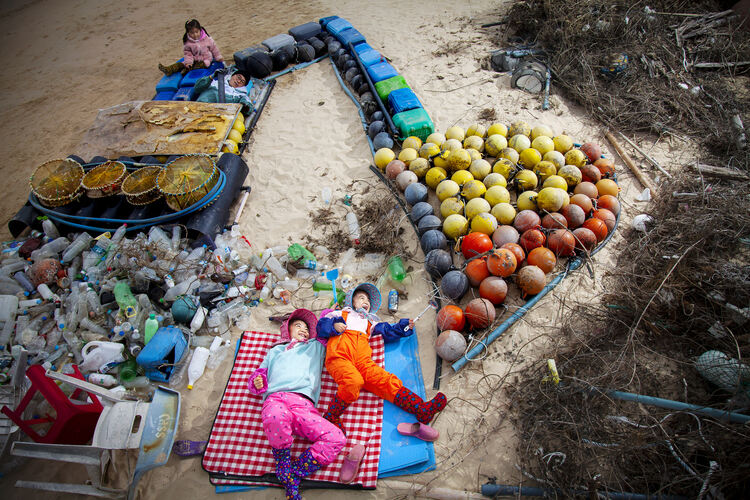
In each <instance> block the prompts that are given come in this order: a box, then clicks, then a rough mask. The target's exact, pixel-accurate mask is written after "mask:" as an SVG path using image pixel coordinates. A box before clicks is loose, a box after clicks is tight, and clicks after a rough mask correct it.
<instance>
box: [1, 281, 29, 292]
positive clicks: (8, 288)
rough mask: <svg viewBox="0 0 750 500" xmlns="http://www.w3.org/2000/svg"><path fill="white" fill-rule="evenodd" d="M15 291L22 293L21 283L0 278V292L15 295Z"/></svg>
mask: <svg viewBox="0 0 750 500" xmlns="http://www.w3.org/2000/svg"><path fill="white" fill-rule="evenodd" d="M17 293H24V289H23V288H22V287H21V285H19V284H18V283H16V282H15V281H13V280H10V281H6V280H0V294H3V295H15V294H17Z"/></svg>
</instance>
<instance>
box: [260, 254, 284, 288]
mask: <svg viewBox="0 0 750 500" xmlns="http://www.w3.org/2000/svg"><path fill="white" fill-rule="evenodd" d="M261 258H262V259H263V261H264V262H265V264H266V267H268V269H269V271H271V272H272V273H273V274H274V276H276V278H277V279H279V280H283V279H284V278H286V277H287V276H289V272H288V271H287V270H286V269H285V268H284V266H282V265H281V262H279V260H278V259H277V258H276V257H274V255H273V250H272V249H270V248H269V249H267V250H266V251H265V252H263V257H261Z"/></svg>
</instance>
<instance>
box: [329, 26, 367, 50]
mask: <svg viewBox="0 0 750 500" xmlns="http://www.w3.org/2000/svg"><path fill="white" fill-rule="evenodd" d="M333 36H335V37H336V39H337V40H338V41H339V42H341V45H343V46H344V47H346V48H348V47H349V44H350V43H351V44H352V45H355V46H356V45H357V44H358V43H364V42H365V41H366V40H365V35H363V34H362V33H360V32H359V31H357V30H356V29H354V28H348V29H345V30H343V31H341V32H339V33H337V34H335V35H333Z"/></svg>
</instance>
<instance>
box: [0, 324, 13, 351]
mask: <svg viewBox="0 0 750 500" xmlns="http://www.w3.org/2000/svg"><path fill="white" fill-rule="evenodd" d="M14 327H15V322H14V321H6V322H5V323H3V329H2V330H0V350H4V349H5V347H6V346H7V345H8V344H9V343H10V337H11V335H13V328H14Z"/></svg>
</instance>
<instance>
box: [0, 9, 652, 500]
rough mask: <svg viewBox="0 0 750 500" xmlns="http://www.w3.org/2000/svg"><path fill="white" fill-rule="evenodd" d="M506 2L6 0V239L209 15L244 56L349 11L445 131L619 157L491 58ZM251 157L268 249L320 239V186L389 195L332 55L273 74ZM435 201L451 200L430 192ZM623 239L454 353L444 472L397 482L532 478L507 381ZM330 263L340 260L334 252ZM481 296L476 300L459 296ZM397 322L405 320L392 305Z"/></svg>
mask: <svg viewBox="0 0 750 500" xmlns="http://www.w3.org/2000/svg"><path fill="white" fill-rule="evenodd" d="M509 3H510V2H498V1H488V0H483V1H468V2H460V3H455V2H445V1H439V2H431V3H429V4H427V3H424V4H423V3H407V2H399V1H396V0H386V1H378V2H368V3H366V4H364V3H362V2H356V1H352V0H349V1H343V2H331V1H328V2H321V1H317V2H316V1H312V2H309V1H308V2H300V1H293V2H268V1H259V2H241V1H219V2H198V1H196V0H183V1H180V2H175V1H169V2H158V3H157V2H144V1H140V0H139V1H135V0H130V1H128V0H124V1H111V0H101V1H98V0H81V1H77V2H53V1H49V0H42V1H30V2H21V1H10V0H8V1H6V2H3V5H2V6H1V7H0V14H1V15H0V25H1V26H2V29H1V30H0V37H1V38H0V40H1V41H2V44H3V46H4V47H5V48H6V50H5V54H6V61H5V63H6V70H5V71H4V72H3V76H2V77H1V79H0V82H1V83H0V104H1V105H0V120H1V123H2V124H3V125H2V130H3V135H4V140H3V141H2V146H0V147H1V148H2V158H3V163H2V166H1V167H0V168H2V172H3V175H4V179H5V183H6V192H5V193H4V196H3V197H2V200H0V204H2V213H3V216H4V220H3V224H2V227H0V231H2V232H3V236H4V238H5V239H8V238H9V237H10V236H9V233H8V231H7V227H6V223H7V221H8V220H9V219H10V218H11V217H12V215H13V214H14V213H15V212H16V211H17V210H18V209H19V208H20V207H21V205H22V204H23V203H24V201H25V199H26V197H27V195H28V177H29V175H30V173H31V172H32V171H33V169H34V168H35V167H36V166H37V165H39V164H41V163H42V162H44V161H46V160H49V159H53V158H60V157H64V156H66V155H68V154H70V153H71V152H74V151H75V148H76V145H77V144H78V143H79V141H80V140H81V138H82V137H83V134H84V132H85V131H86V130H87V129H88V128H89V126H90V124H91V123H92V122H93V120H94V117H95V116H96V113H97V110H98V109H100V108H105V107H109V106H113V105H116V104H119V103H122V102H126V101H130V100H143V99H149V98H151V97H152V96H153V93H154V91H153V88H154V84H155V83H156V82H157V81H158V79H159V76H160V75H159V73H158V71H157V69H156V65H157V63H158V62H169V61H172V60H174V59H176V58H178V57H179V56H180V54H181V44H180V41H181V37H182V33H183V28H182V27H183V24H184V22H185V21H186V20H187V19H190V18H197V19H198V20H200V21H201V23H202V24H203V25H204V26H205V27H206V29H207V30H208V31H209V33H210V34H211V35H212V36H213V37H214V39H215V40H216V41H217V44H218V46H219V47H220V49H221V51H222V53H223V54H224V56H225V58H230V57H231V55H232V53H233V52H234V51H235V50H239V49H242V48H245V47H248V46H251V45H255V44H257V43H259V42H260V41H262V40H263V39H265V38H267V37H270V36H273V35H275V34H278V33H285V32H286V31H287V29H289V28H291V27H293V26H296V25H299V24H302V23H305V22H309V21H314V20H317V19H318V18H320V17H323V16H327V15H333V14H336V15H339V16H341V17H344V18H346V19H348V20H349V21H350V22H351V23H352V24H353V25H354V26H355V27H356V28H357V29H358V30H359V31H360V32H362V33H363V34H364V35H365V36H366V37H367V40H368V43H369V44H370V45H372V46H373V47H375V48H376V49H378V50H380V51H381V53H382V54H384V55H386V56H387V57H389V58H390V60H391V62H392V64H393V65H394V66H395V67H396V68H397V69H398V70H399V71H400V72H401V74H402V75H403V76H404V77H405V78H406V80H407V81H408V82H409V84H410V85H411V87H412V89H413V90H414V91H415V93H416V94H417V96H418V97H419V99H420V100H421V102H422V103H423V105H424V107H425V108H426V110H427V111H428V113H429V114H430V116H431V117H432V119H433V121H434V123H435V125H436V129H437V130H438V131H441V132H444V131H445V130H446V129H447V128H448V127H450V126H452V125H459V126H462V127H464V128H465V127H468V126H469V125H471V124H472V123H477V122H479V123H483V124H484V125H486V126H488V125H490V123H489V122H487V121H483V120H480V119H479V116H480V112H482V111H483V110H486V109H491V110H494V112H495V114H496V118H495V119H494V120H493V121H498V122H503V123H506V124H509V123H511V122H513V121H516V120H523V121H526V122H528V123H530V124H531V125H532V126H534V125H537V124H545V125H547V126H549V127H551V128H552V130H553V131H554V132H555V133H556V134H559V133H566V134H568V135H570V136H571V137H573V138H574V139H575V140H576V141H577V142H586V141H595V142H598V143H599V144H601V145H602V147H603V149H604V152H605V154H606V155H608V156H611V157H615V155H614V154H613V153H614V151H613V150H612V148H611V147H608V144H607V143H606V140H605V139H604V131H603V130H602V129H601V128H599V127H598V126H597V125H596V124H595V123H594V122H593V121H592V120H591V119H590V118H589V117H587V116H586V114H585V113H584V112H583V111H582V110H581V109H579V108H577V107H576V106H574V105H573V104H571V103H569V102H567V101H565V100H564V99H562V98H560V97H559V95H557V94H556V92H555V89H554V86H553V89H552V97H551V107H550V109H548V110H546V111H542V109H541V98H540V96H537V95H529V94H526V93H523V92H521V91H518V90H514V89H511V88H510V83H509V76H508V75H507V74H499V73H495V72H493V71H491V70H489V69H485V68H488V67H489V65H488V64H487V59H488V53H489V51H490V50H493V49H496V48H498V47H496V46H493V44H492V43H491V41H490V36H491V35H495V34H496V33H497V32H498V30H500V31H502V30H504V29H506V28H505V27H503V26H499V27H492V28H487V29H482V28H481V27H480V26H481V25H482V24H484V23H490V22H495V21H498V20H500V18H501V16H502V15H503V13H504V9H505V8H506V6H507V4H509ZM655 155H656V156H657V157H658V156H659V155H658V154H656V153H655ZM243 159H244V160H245V161H246V162H247V164H248V166H249V168H250V173H249V175H248V179H247V181H246V184H247V185H250V186H251V187H252V191H251V194H250V197H249V199H248V202H247V206H246V207H245V210H244V213H243V216H242V219H241V221H240V226H241V229H242V231H243V234H245V235H246V236H247V238H248V239H249V240H250V241H251V242H252V244H253V245H254V247H255V249H257V250H259V251H260V250H262V249H264V248H266V247H270V246H274V245H287V244H289V243H293V242H299V241H302V239H303V238H304V236H305V235H306V234H314V233H315V231H316V225H317V222H316V221H315V220H313V218H312V217H311V213H314V212H315V211H316V210H318V209H319V208H321V207H322V206H323V202H322V200H321V196H320V193H321V190H322V189H323V188H324V187H331V188H332V189H333V192H334V196H333V198H334V200H341V198H343V196H344V195H347V194H349V195H352V196H353V202H354V203H355V204H356V203H357V200H358V199H364V197H365V196H366V195H365V194H364V193H365V191H367V190H368V189H370V188H374V189H375V190H376V192H377V193H382V196H390V194H389V193H388V191H387V189H386V188H384V187H383V185H382V184H379V181H378V180H377V178H376V177H375V176H374V175H373V173H372V172H371V171H370V170H369V165H370V164H371V163H372V156H371V152H370V149H369V146H368V143H367V139H366V136H365V133H364V132H363V130H362V126H361V121H360V118H359V116H358V114H357V109H356V107H355V105H354V104H353V103H352V102H351V100H350V99H349V98H348V97H347V95H346V94H345V93H344V92H343V90H342V89H341V87H340V86H339V83H338V81H337V79H336V77H335V75H334V72H333V69H332V67H331V64H330V62H329V61H328V60H324V61H322V62H320V63H318V64H315V65H312V66H310V67H308V68H306V69H303V70H300V71H297V72H293V73H290V74H287V75H285V76H282V77H280V78H279V79H278V80H277V85H276V88H275V89H274V90H273V93H272V95H271V98H270V100H269V102H268V105H267V106H266V108H265V110H264V112H263V114H262V116H261V118H260V120H259V121H258V124H257V128H256V130H255V132H254V133H253V135H252V138H251V141H250V144H249V147H248V148H247V150H246V151H245V153H244V155H243ZM616 160H617V161H616V165H617V169H618V180H619V182H620V185H621V186H622V192H621V199H622V201H623V217H622V221H621V224H622V225H623V227H627V226H628V225H629V220H630V219H631V218H632V217H633V216H634V215H635V214H638V213H640V212H641V211H642V210H644V209H645V206H644V204H642V203H639V202H635V201H634V198H635V196H636V195H637V194H638V193H639V192H640V189H641V188H640V186H639V185H638V184H637V183H635V182H636V181H634V180H633V177H632V175H630V174H629V172H627V171H626V168H625V167H624V165H623V164H622V163H621V162H620V161H619V158H617V159H616ZM433 196H434V195H433ZM431 201H432V203H433V204H435V206H437V203H436V200H435V199H434V198H433V199H432V200H431ZM332 210H334V213H338V214H340V215H341V217H340V220H341V224H342V225H343V224H344V215H345V213H346V207H344V206H343V205H342V204H341V203H340V202H334V207H333V209H332ZM402 226H403V227H404V228H405V230H404V236H403V237H404V239H405V240H406V242H407V246H408V248H412V249H414V253H413V255H411V256H409V259H408V262H407V266H411V267H412V268H413V271H412V273H411V275H412V276H411V280H412V281H411V284H410V285H409V286H408V300H402V302H401V304H400V310H399V313H398V315H399V316H414V315H416V314H417V313H418V312H419V311H421V310H422V309H423V308H424V306H425V304H426V302H427V299H428V296H429V293H430V286H429V276H428V275H427V274H426V273H425V272H424V266H423V260H424V255H423V254H422V252H421V250H419V249H418V244H417V242H416V236H415V235H414V233H413V231H412V230H411V228H410V226H409V225H408V224H407V223H403V224H402ZM621 238H622V231H619V232H618V233H617V234H616V235H615V236H614V238H613V240H612V241H611V243H610V244H609V245H608V246H607V247H606V248H605V249H604V250H603V251H601V252H599V253H598V254H597V255H596V256H595V258H594V259H593V262H592V263H591V272H589V271H588V270H586V268H585V267H584V268H581V269H580V270H578V271H577V272H575V273H574V274H573V275H572V276H571V277H569V278H567V279H565V280H564V281H563V282H562V284H561V285H560V286H558V287H557V288H556V289H555V290H554V292H553V293H550V294H549V295H547V296H546V297H545V298H544V299H543V300H541V302H540V303H539V304H538V305H537V306H536V307H535V308H534V309H533V311H532V312H531V313H529V314H527V315H526V316H525V317H524V318H523V319H522V320H521V321H519V322H518V323H517V324H516V325H515V326H514V327H512V328H511V329H510V330H509V331H508V332H507V333H505V334H504V335H503V336H502V337H501V338H500V339H499V340H497V341H496V342H495V343H493V344H491V345H490V347H489V349H488V350H487V351H486V352H485V353H484V354H483V355H482V356H480V357H482V359H481V360H477V361H474V362H472V363H470V364H469V366H467V367H466V368H465V369H464V370H462V371H461V372H459V373H454V372H453V370H451V368H450V365H449V364H448V363H444V364H443V366H442V376H441V378H440V390H441V391H443V392H445V393H446V395H447V396H448V398H449V404H448V407H447V408H446V410H445V411H443V412H442V413H441V414H440V415H439V417H438V418H437V419H436V421H435V423H434V426H435V427H436V428H437V429H438V430H439V431H440V432H441V437H440V439H439V440H438V441H437V442H436V443H435V452H436V458H437V469H436V470H435V471H432V472H428V473H423V474H420V475H415V476H405V477H401V478H396V480H400V481H406V482H409V483H418V484H423V485H428V488H435V487H439V488H450V489H455V490H466V491H470V492H478V491H479V487H480V486H481V484H483V483H484V482H486V481H487V478H488V477H495V478H497V480H498V483H502V484H516V485H517V484H519V482H520V481H521V480H522V476H521V474H520V473H519V472H518V470H517V469H516V467H515V463H516V459H515V456H516V448H517V447H518V446H519V445H521V444H522V443H519V442H518V441H517V437H516V433H515V431H514V428H513V426H512V423H511V421H510V419H509V418H508V417H509V414H510V408H509V406H508V399H507V397H506V396H505V395H504V393H503V391H502V388H503V387H507V386H509V385H512V384H513V383H514V380H516V377H517V375H516V373H517V372H518V371H519V370H520V369H522V368H524V367H527V366H532V365H533V366H539V364H540V363H541V364H543V363H545V357H544V353H545V351H546V350H547V349H550V348H551V347H553V346H554V345H556V343H557V342H559V341H561V340H562V339H561V338H560V333H559V331H560V326H561V324H562V323H561V322H562V319H563V317H564V316H565V315H566V314H568V312H569V310H570V307H571V305H572V303H573V302H575V301H576V300H582V301H589V300H592V299H594V298H595V297H596V296H598V295H599V294H601V292H602V289H603V288H602V287H603V285H602V278H603V276H604V274H605V273H606V271H607V269H608V268H611V266H613V265H614V258H615V253H614V249H615V247H616V245H617V242H618V241H620V240H621ZM322 262H323V263H325V264H328V265H329V266H331V265H335V262H330V261H328V262H327V261H326V259H325V258H324V259H322ZM560 269H561V266H560V264H558V271H559V270H560ZM356 278H361V277H360V276H355V279H356ZM306 290H307V291H305V289H304V288H303V289H302V290H301V291H300V292H299V293H297V294H295V296H294V297H293V299H292V304H291V305H282V304H280V303H274V302H273V301H271V302H270V303H265V304H263V305H261V306H260V307H258V308H255V309H253V312H252V328H251V329H253V330H263V331H277V330H278V327H277V325H276V324H274V323H271V322H270V321H269V320H268V319H267V318H268V316H270V315H274V314H282V313H285V312H290V311H291V310H292V309H293V308H294V307H307V308H310V309H313V310H320V309H322V308H323V307H324V305H325V300H324V299H323V298H322V297H314V296H313V294H312V292H311V291H310V289H309V288H308V289H306ZM473 293H476V290H474V291H473ZM470 294H471V292H470ZM470 294H469V295H470ZM469 298H471V297H469V296H468V295H467V297H465V298H464V300H463V302H466V301H468V299H469ZM520 304H521V302H520V301H519V300H518V299H517V298H516V299H513V300H509V303H508V304H507V305H508V311H509V312H508V313H506V316H507V314H509V313H510V312H513V311H514V310H516V309H517V307H518V306H519V305H520ZM498 312H502V310H501V309H498ZM498 315H499V314H498ZM383 319H386V320H391V319H392V317H391V316H390V315H388V314H387V313H385V314H384V315H383ZM417 331H418V335H419V344H420V361H421V365H422V371H423V375H424V382H425V386H426V387H427V392H428V396H432V395H434V393H435V392H436V391H435V390H433V389H432V387H433V379H434V376H435V352H434V347H433V343H434V338H435V314H434V313H428V314H426V315H425V317H424V319H422V320H421V321H420V323H419V324H418V329H417ZM238 338H239V332H237V331H235V332H233V340H234V341H235V342H236V340H237V339H238ZM230 369H231V363H230V360H229V359H227V360H226V361H225V362H224V363H223V364H222V365H221V366H220V367H219V368H217V369H216V370H214V371H211V372H208V373H206V374H205V375H204V376H203V378H201V379H200V380H199V382H198V383H197V384H196V388H195V389H194V390H192V391H188V390H187V389H184V388H183V389H182V390H181V393H182V414H181V418H180V422H179V430H178V436H177V438H178V439H192V440H205V439H207V438H208V435H209V432H210V429H211V424H212V422H213V419H214V416H215V413H216V409H217V407H218V404H219V401H220V399H221V395H222V392H223V390H224V386H225V384H226V380H227V378H228V375H229V372H230ZM73 469H75V471H74V470H73ZM31 478H34V479H37V480H50V479H56V480H63V481H71V480H74V479H76V478H77V479H78V480H81V479H82V478H83V474H81V473H80V471H78V469H77V468H75V467H72V466H71V467H60V466H57V465H52V464H43V465H39V464H33V463H30V464H27V465H24V466H21V467H18V468H16V469H15V470H14V471H13V472H12V473H11V474H9V475H7V476H5V477H3V478H2V480H0V488H2V490H3V492H4V495H5V497H6V498H9V499H10V498H24V497H26V496H27V495H29V494H30V492H29V491H28V490H22V489H18V488H15V487H13V486H12V485H13V483H14V482H15V480H16V479H31ZM524 481H526V482H525V483H524V484H530V483H529V481H528V480H527V479H525V480H524ZM390 485H392V482H389V481H381V482H380V483H379V487H378V489H377V490H376V491H369V492H353V491H349V490H307V491H305V492H304V494H305V497H306V498H310V499H314V498H334V499H335V498H339V499H343V498H391V497H394V496H397V495H398V491H397V490H394V489H392V488H391V487H390ZM213 493H214V489H213V487H212V486H211V485H210V484H209V480H208V475H207V474H206V473H205V472H204V471H203V470H202V469H201V465H200V459H199V458H192V459H181V458H179V457H176V456H174V455H173V456H172V457H171V458H170V460H169V462H168V464H167V465H166V466H164V467H161V468H159V469H156V470H154V471H151V472H149V473H147V474H146V475H145V477H144V478H143V479H141V481H140V483H139V494H140V497H141V498H159V499H160V500H168V499H184V498H199V497H201V498H205V497H207V496H209V495H212V494H213ZM34 494H35V495H36V497H37V498H56V495H54V494H46V493H41V494H36V493H34ZM251 496H252V497H253V498H281V497H283V494H282V491H281V490H279V489H267V490H261V491H253V492H247V493H232V494H227V495H224V497H225V498H227V499H230V498H246V497H251ZM224 497H222V498H224Z"/></svg>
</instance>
